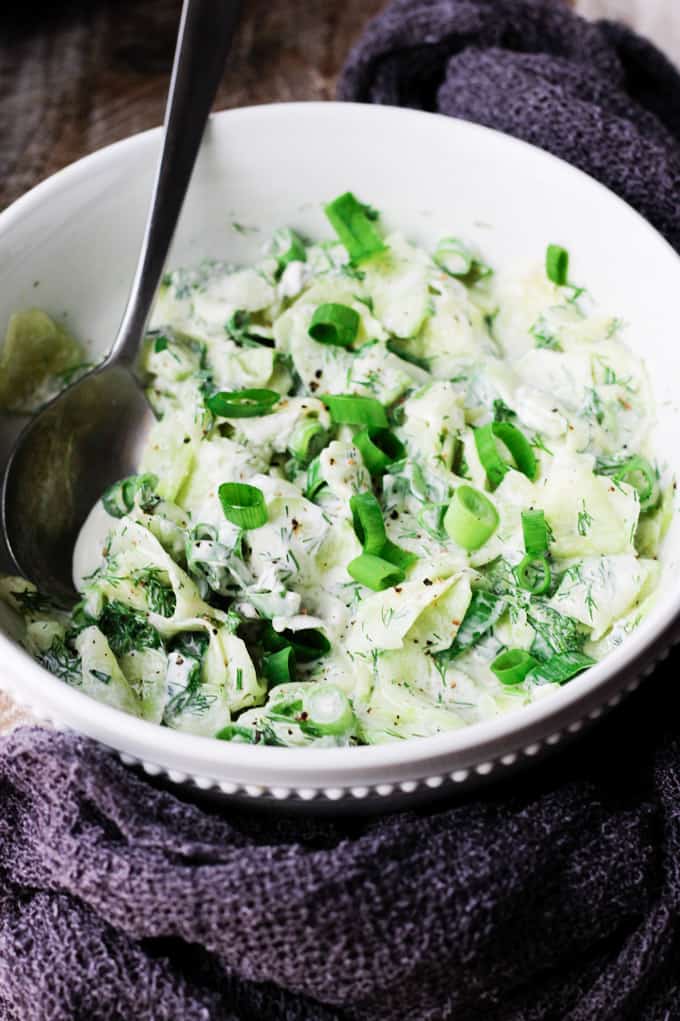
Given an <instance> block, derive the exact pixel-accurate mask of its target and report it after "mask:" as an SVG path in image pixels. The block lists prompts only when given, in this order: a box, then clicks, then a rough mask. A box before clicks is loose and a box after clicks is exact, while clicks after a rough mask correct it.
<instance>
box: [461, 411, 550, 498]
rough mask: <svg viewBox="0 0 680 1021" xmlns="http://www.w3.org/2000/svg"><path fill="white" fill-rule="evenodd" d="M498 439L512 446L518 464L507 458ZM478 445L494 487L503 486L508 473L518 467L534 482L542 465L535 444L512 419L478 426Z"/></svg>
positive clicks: (509, 448) (509, 446)
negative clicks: (502, 455)
mask: <svg viewBox="0 0 680 1021" xmlns="http://www.w3.org/2000/svg"><path fill="white" fill-rule="evenodd" d="M496 438H498V439H499V440H500V441H501V442H502V443H504V444H505V446H506V447H507V448H508V450H509V451H510V453H511V455H512V457H513V458H514V461H515V464H514V465H512V464H510V463H508V462H507V461H505V460H503V458H502V457H501V455H500V452H499V450H498V445H497V443H496ZM475 446H476V447H477V453H478V454H479V460H480V461H481V462H482V467H483V468H484V471H485V472H486V475H487V478H488V480H489V485H490V486H491V488H492V489H495V488H496V487H497V486H499V485H500V483H501V482H502V481H503V479H504V478H505V475H506V473H507V472H509V471H510V469H511V468H513V467H515V466H516V467H517V470H518V471H521V472H522V474H523V475H526V477H527V478H528V479H531V480H532V482H533V480H534V479H535V478H536V475H537V474H538V464H537V462H536V458H535V456H534V452H533V450H532V447H531V444H530V443H529V441H528V439H527V438H526V436H525V435H524V433H523V432H522V431H521V430H520V429H518V428H517V426H516V425H513V424H512V423H511V422H489V424H488V425H483V426H481V427H480V428H479V429H475Z"/></svg>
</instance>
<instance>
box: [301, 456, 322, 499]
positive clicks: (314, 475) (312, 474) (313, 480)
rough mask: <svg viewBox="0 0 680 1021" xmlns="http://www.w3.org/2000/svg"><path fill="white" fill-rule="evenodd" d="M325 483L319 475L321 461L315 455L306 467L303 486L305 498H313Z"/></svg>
mask: <svg viewBox="0 0 680 1021" xmlns="http://www.w3.org/2000/svg"><path fill="white" fill-rule="evenodd" d="M325 485H326V480H325V479H324V478H323V477H322V475H321V461H320V460H319V457H318V456H317V457H315V458H314V460H313V461H310V463H309V467H308V468H307V484H306V486H305V497H306V499H307V500H313V499H314V497H315V496H316V494H317V493H318V492H319V490H320V489H323V487H324V486H325Z"/></svg>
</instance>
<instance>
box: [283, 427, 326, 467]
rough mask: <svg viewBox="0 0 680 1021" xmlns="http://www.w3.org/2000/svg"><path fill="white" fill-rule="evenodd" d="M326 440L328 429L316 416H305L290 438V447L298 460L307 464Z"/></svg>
mask: <svg viewBox="0 0 680 1021" xmlns="http://www.w3.org/2000/svg"><path fill="white" fill-rule="evenodd" d="M325 442H326V430H325V429H324V427H323V426H322V425H321V422H319V420H318V419H316V418H303V419H302V420H301V421H300V422H298V423H297V425H296V426H295V428H294V429H293V432H292V433H291V437H290V440H289V441H288V449H289V451H290V452H291V454H292V455H293V457H294V458H295V460H296V461H300V462H301V463H302V464H307V463H308V462H309V461H311V460H312V458H314V457H315V456H316V455H317V454H318V453H319V451H320V450H321V449H322V448H323V446H324V444H325Z"/></svg>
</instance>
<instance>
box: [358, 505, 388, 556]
mask: <svg viewBox="0 0 680 1021" xmlns="http://www.w3.org/2000/svg"><path fill="white" fill-rule="evenodd" d="M349 506H350V510H351V511H352V524H353V525H354V531H355V532H356V537H357V539H358V540H359V542H360V543H361V545H362V547H363V551H364V553H376V554H379V553H380V551H381V550H382V548H383V546H384V545H385V543H386V542H387V536H386V534H385V522H384V520H383V513H382V510H381V508H380V504H379V503H378V501H377V499H376V498H375V496H374V495H373V493H356V494H355V495H354V496H353V497H352V498H351V500H350V501H349Z"/></svg>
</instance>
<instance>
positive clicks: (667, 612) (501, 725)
mask: <svg viewBox="0 0 680 1021" xmlns="http://www.w3.org/2000/svg"><path fill="white" fill-rule="evenodd" d="M291 110H293V111H294V113H295V116H296V117H297V118H300V119H302V118H306V117H312V118H314V117H318V115H319V111H320V110H321V111H323V115H324V116H325V117H328V116H333V117H334V118H336V119H337V120H338V123H339V124H341V123H342V120H343V118H346V126H347V130H349V129H350V126H351V123H353V122H355V121H356V119H357V118H365V119H367V120H369V121H371V120H372V121H374V122H375V127H376V131H379V130H380V124H381V123H383V122H385V119H386V118H398V119H399V120H400V121H401V122H403V123H404V124H407V122H409V121H414V122H415V121H420V120H422V119H423V118H428V119H437V120H441V121H442V122H443V121H448V120H449V119H448V118H444V117H441V116H440V115H438V114H430V113H423V112H420V111H414V110H404V109H400V108H392V107H374V106H365V105H361V104H349V103H348V104H342V103H294V104H293V103H291V104H273V105H263V106H257V107H244V108H240V109H237V110H230V111H222V112H220V113H217V114H215V115H213V117H214V118H216V119H221V118H229V120H230V121H232V122H234V123H237V122H238V121H239V120H240V119H247V120H249V121H251V120H257V119H262V120H263V121H268V120H270V119H271V118H272V117H274V118H276V117H278V116H285V117H289V116H290V113H291ZM160 130H161V129H160V128H154V129H152V130H151V131H148V132H143V133H141V134H138V135H134V136H132V137H130V138H127V139H123V140H122V141H119V142H116V143H114V144H113V145H110V146H107V147H106V148H104V149H101V150H99V151H97V152H95V153H93V154H91V155H89V156H86V157H84V158H83V159H81V160H79V161H78V162H76V163H74V164H72V165H70V166H68V167H66V168H65V169H63V170H61V171H59V172H58V173H56V174H55V175H53V176H52V177H50V178H48V179H47V180H45V181H43V182H42V183H41V184H39V185H37V186H36V187H35V188H33V189H32V190H31V191H30V192H28V193H27V194H26V195H24V196H22V197H21V198H19V199H18V200H17V201H16V202H14V203H13V204H12V205H11V206H10V207H9V208H8V209H6V210H5V211H4V212H3V213H1V214H0V236H2V234H3V233H4V232H5V231H7V230H9V229H11V228H13V227H14V226H15V224H17V223H19V222H20V221H21V218H22V217H23V216H24V215H25V214H26V213H27V212H28V211H29V210H31V209H33V208H34V207H35V206H37V205H41V204H44V203H49V202H50V201H51V200H52V199H57V197H58V194H59V191H60V189H61V187H62V186H63V185H64V184H65V183H67V182H68V184H69V185H70V186H73V185H77V183H78V181H79V180H82V179H83V178H86V177H88V176H89V175H90V174H93V173H96V172H97V170H98V168H100V167H101V166H103V165H105V164H107V163H109V162H110V161H112V160H115V157H116V156H117V154H118V153H119V152H121V151H129V152H132V151H133V150H134V148H135V147H138V146H141V145H143V144H145V143H146V141H147V140H148V138H150V137H159V135H160ZM465 130H466V131H468V132H469V133H470V135H471V136H472V135H473V134H475V133H481V134H492V135H499V134H500V133H499V132H495V131H491V129H489V128H486V127H482V126H479V125H476V124H470V123H467V124H465ZM502 137H503V144H504V145H505V146H512V147H518V148H521V149H524V150H527V151H531V153H532V158H533V159H534V160H535V161H541V160H542V161H544V162H545V163H555V164H562V165H563V166H566V164H564V163H563V161H561V160H558V159H557V158H556V157H554V156H552V155H550V154H549V153H547V152H543V151H542V150H537V149H535V148H534V147H533V146H530V145H528V144H527V143H525V142H522V141H519V140H517V139H514V138H511V137H509V136H505V135H503V136H502ZM569 171H570V173H571V174H573V175H577V176H579V177H581V178H585V179H587V180H588V181H589V182H590V187H591V188H598V189H600V190H601V193H602V197H603V200H605V201H607V202H608V203H610V204H611V203H613V202H618V203H619V204H620V206H621V211H622V212H624V211H625V215H626V216H627V217H629V218H630V217H637V219H638V220H639V222H640V225H641V226H643V227H644V229H645V230H647V231H649V232H650V233H651V234H653V235H654V236H655V238H656V241H657V243H662V244H664V245H666V247H667V249H668V252H669V254H671V255H672V256H673V257H674V258H677V256H676V253H675V252H674V251H673V249H672V248H671V247H670V245H668V244H667V243H666V242H665V241H663V239H662V238H660V236H659V235H658V234H657V232H656V231H655V230H654V228H653V227H652V226H651V225H650V224H649V223H648V222H647V221H646V220H644V219H643V218H642V217H641V216H639V214H637V213H636V212H634V211H633V210H631V209H630V207H629V206H627V204H626V203H624V202H623V201H622V200H621V199H619V198H617V197H616V196H615V195H613V194H612V193H611V192H610V191H609V190H608V189H606V188H605V187H604V186H602V185H600V184H599V183H598V182H596V181H593V180H592V179H590V178H588V177H587V175H585V174H583V173H582V172H581V171H579V170H576V169H575V168H573V167H569ZM679 612H680V591H679V592H678V594H677V595H676V596H675V597H674V598H672V599H671V598H669V599H668V600H666V602H665V604H664V605H662V606H658V607H656V608H655V609H654V611H653V613H652V614H651V615H650V617H649V618H648V619H647V620H646V621H645V622H643V624H642V625H641V627H640V628H639V630H637V631H635V632H634V633H633V634H632V635H631V636H629V637H628V639H627V641H626V642H625V643H624V644H623V646H622V647H620V648H618V649H617V650H616V651H614V652H612V653H611V654H610V655H609V656H608V657H607V659H606V660H605V661H603V662H601V663H599V664H597V665H596V666H594V667H592V668H591V669H590V670H589V671H588V672H587V673H586V674H584V675H582V676H581V677H578V678H576V679H575V680H573V681H571V682H570V683H569V684H568V685H566V686H565V687H564V688H562V689H560V690H559V691H557V692H555V693H554V694H553V695H552V696H551V697H550V698H546V699H545V700H542V701H539V702H537V703H534V704H532V705H529V706H526V707H523V708H522V709H520V710H517V711H516V712H513V713H509V714H507V715H504V716H500V717H498V718H495V719H493V720H490V721H487V722H482V723H476V724H474V725H471V726H469V727H465V728H463V729H461V730H456V731H450V732H446V733H443V734H440V735H437V736H434V737H426V738H417V739H411V740H409V741H406V742H403V741H398V742H395V743H391V744H384V745H374V746H370V745H369V746H358V747H353V748H339V749H333V748H330V749H328V748H324V749H314V748H304V749H294V748H278V747H269V746H250V745H243V744H232V743H229V742H221V741H216V740H214V739H213V738H206V737H197V736H193V735H190V734H185V733H179V732H176V731H173V730H170V729H167V728H164V727H160V726H157V725H155V724H152V723H148V722H146V721H144V720H140V719H136V718H135V717H132V716H128V715H125V714H123V713H122V712H120V711H118V710H116V709H113V708H110V707H108V706H106V705H102V704H101V703H98V702H95V701H93V700H92V699H91V698H89V697H88V696H87V695H84V694H82V693H81V692H79V691H77V690H76V689H74V688H71V687H69V686H68V685H66V684H64V683H63V682H62V681H60V680H59V679H58V678H56V677H54V676H53V675H51V674H50V673H49V672H48V671H47V670H45V669H44V668H42V667H41V666H39V665H38V664H37V663H36V662H35V661H34V660H33V659H32V658H31V657H30V656H29V655H28V654H27V653H26V652H24V651H23V650H22V649H20V648H18V647H17V646H16V645H15V644H14V643H13V642H12V641H10V640H9V639H8V638H7V637H5V636H4V635H2V634H0V658H1V659H2V662H3V666H4V668H8V667H9V668H10V670H11V671H13V672H14V673H15V674H16V675H19V676H21V677H22V678H24V679H25V682H26V684H27V688H30V698H27V702H29V704H30V702H31V699H33V700H34V702H35V701H37V700H38V699H39V700H41V701H42V702H43V703H46V704H47V705H48V706H49V708H50V709H51V710H52V711H53V712H54V715H55V717H57V718H59V717H64V718H66V719H67V720H68V721H69V723H70V724H71V725H73V726H77V727H78V729H79V730H81V731H82V732H83V733H86V734H87V733H90V734H93V727H92V721H93V720H94V721H96V736H97V737H98V739H99V740H102V741H104V742H105V743H106V744H108V745H110V746H111V747H114V748H119V749H128V748H130V747H134V748H135V749H137V751H136V754H138V755H142V756H143V757H146V758H148V759H150V760H151V761H164V760H165V759H166V758H168V757H169V758H174V759H175V760H177V759H178V757H180V758H181V759H182V760H183V761H185V762H187V763H191V764H192V768H193V769H194V770H196V771H199V770H200V771H201V772H203V773H205V774H206V775H210V774H211V773H212V772H213V771H215V770H216V771H218V772H219V774H220V775H225V776H228V775H229V772H230V767H234V769H235V770H236V771H238V770H240V769H241V768H242V767H245V768H246V769H248V770H250V769H251V768H253V767H257V771H258V773H259V774H263V773H265V772H267V771H271V775H272V776H273V777H275V776H276V771H277V770H279V769H282V768H284V767H285V769H286V771H290V772H291V773H295V774H298V775H299V776H300V777H301V778H302V777H303V776H306V777H307V778H308V783H309V785H310V786H314V787H316V786H321V785H323V784H324V783H325V782H329V778H332V777H333V775H334V774H337V772H338V770H346V769H351V770H352V772H354V771H355V769H356V772H357V773H361V772H362V771H369V772H370V771H371V770H373V769H374V768H375V769H380V770H383V769H384V770H390V769H392V768H393V767H398V766H400V765H404V764H405V762H408V764H409V766H411V767H413V766H414V765H415V766H417V764H418V763H419V762H425V761H428V762H432V761H433V760H437V759H443V757H446V758H450V757H451V756H454V755H456V754H457V753H465V752H469V751H470V750H472V749H474V748H475V747H476V746H478V745H489V744H491V743H495V742H499V741H501V742H502V740H503V739H505V738H508V737H509V736H511V735H512V734H513V733H514V732H517V731H523V732H529V731H531V730H532V729H533V728H534V727H535V725H537V724H541V730H542V731H544V732H546V733H548V732H549V726H548V724H549V721H550V720H551V719H552V718H557V717H559V716H560V714H561V713H562V712H563V711H564V710H565V709H566V708H568V707H573V706H574V704H575V703H578V702H580V701H581V700H582V699H584V698H585V697H586V696H588V695H593V694H595V693H597V691H598V689H600V688H601V687H602V686H603V685H604V684H605V682H607V681H608V680H610V679H611V678H612V676H613V675H615V674H617V673H619V672H623V671H625V670H626V668H629V667H630V666H631V664H633V662H634V661H639V660H644V659H645V657H647V658H651V657H650V653H651V651H652V649H653V647H654V645H655V643H656V642H657V641H658V639H659V636H660V635H661V634H662V633H663V632H665V631H666V630H667V629H668V628H669V626H670V625H671V623H672V622H673V621H674V619H675V618H676V617H677V615H678V613H679ZM142 749H143V750H144V751H143V752H142V751H141V750H142Z"/></svg>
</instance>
